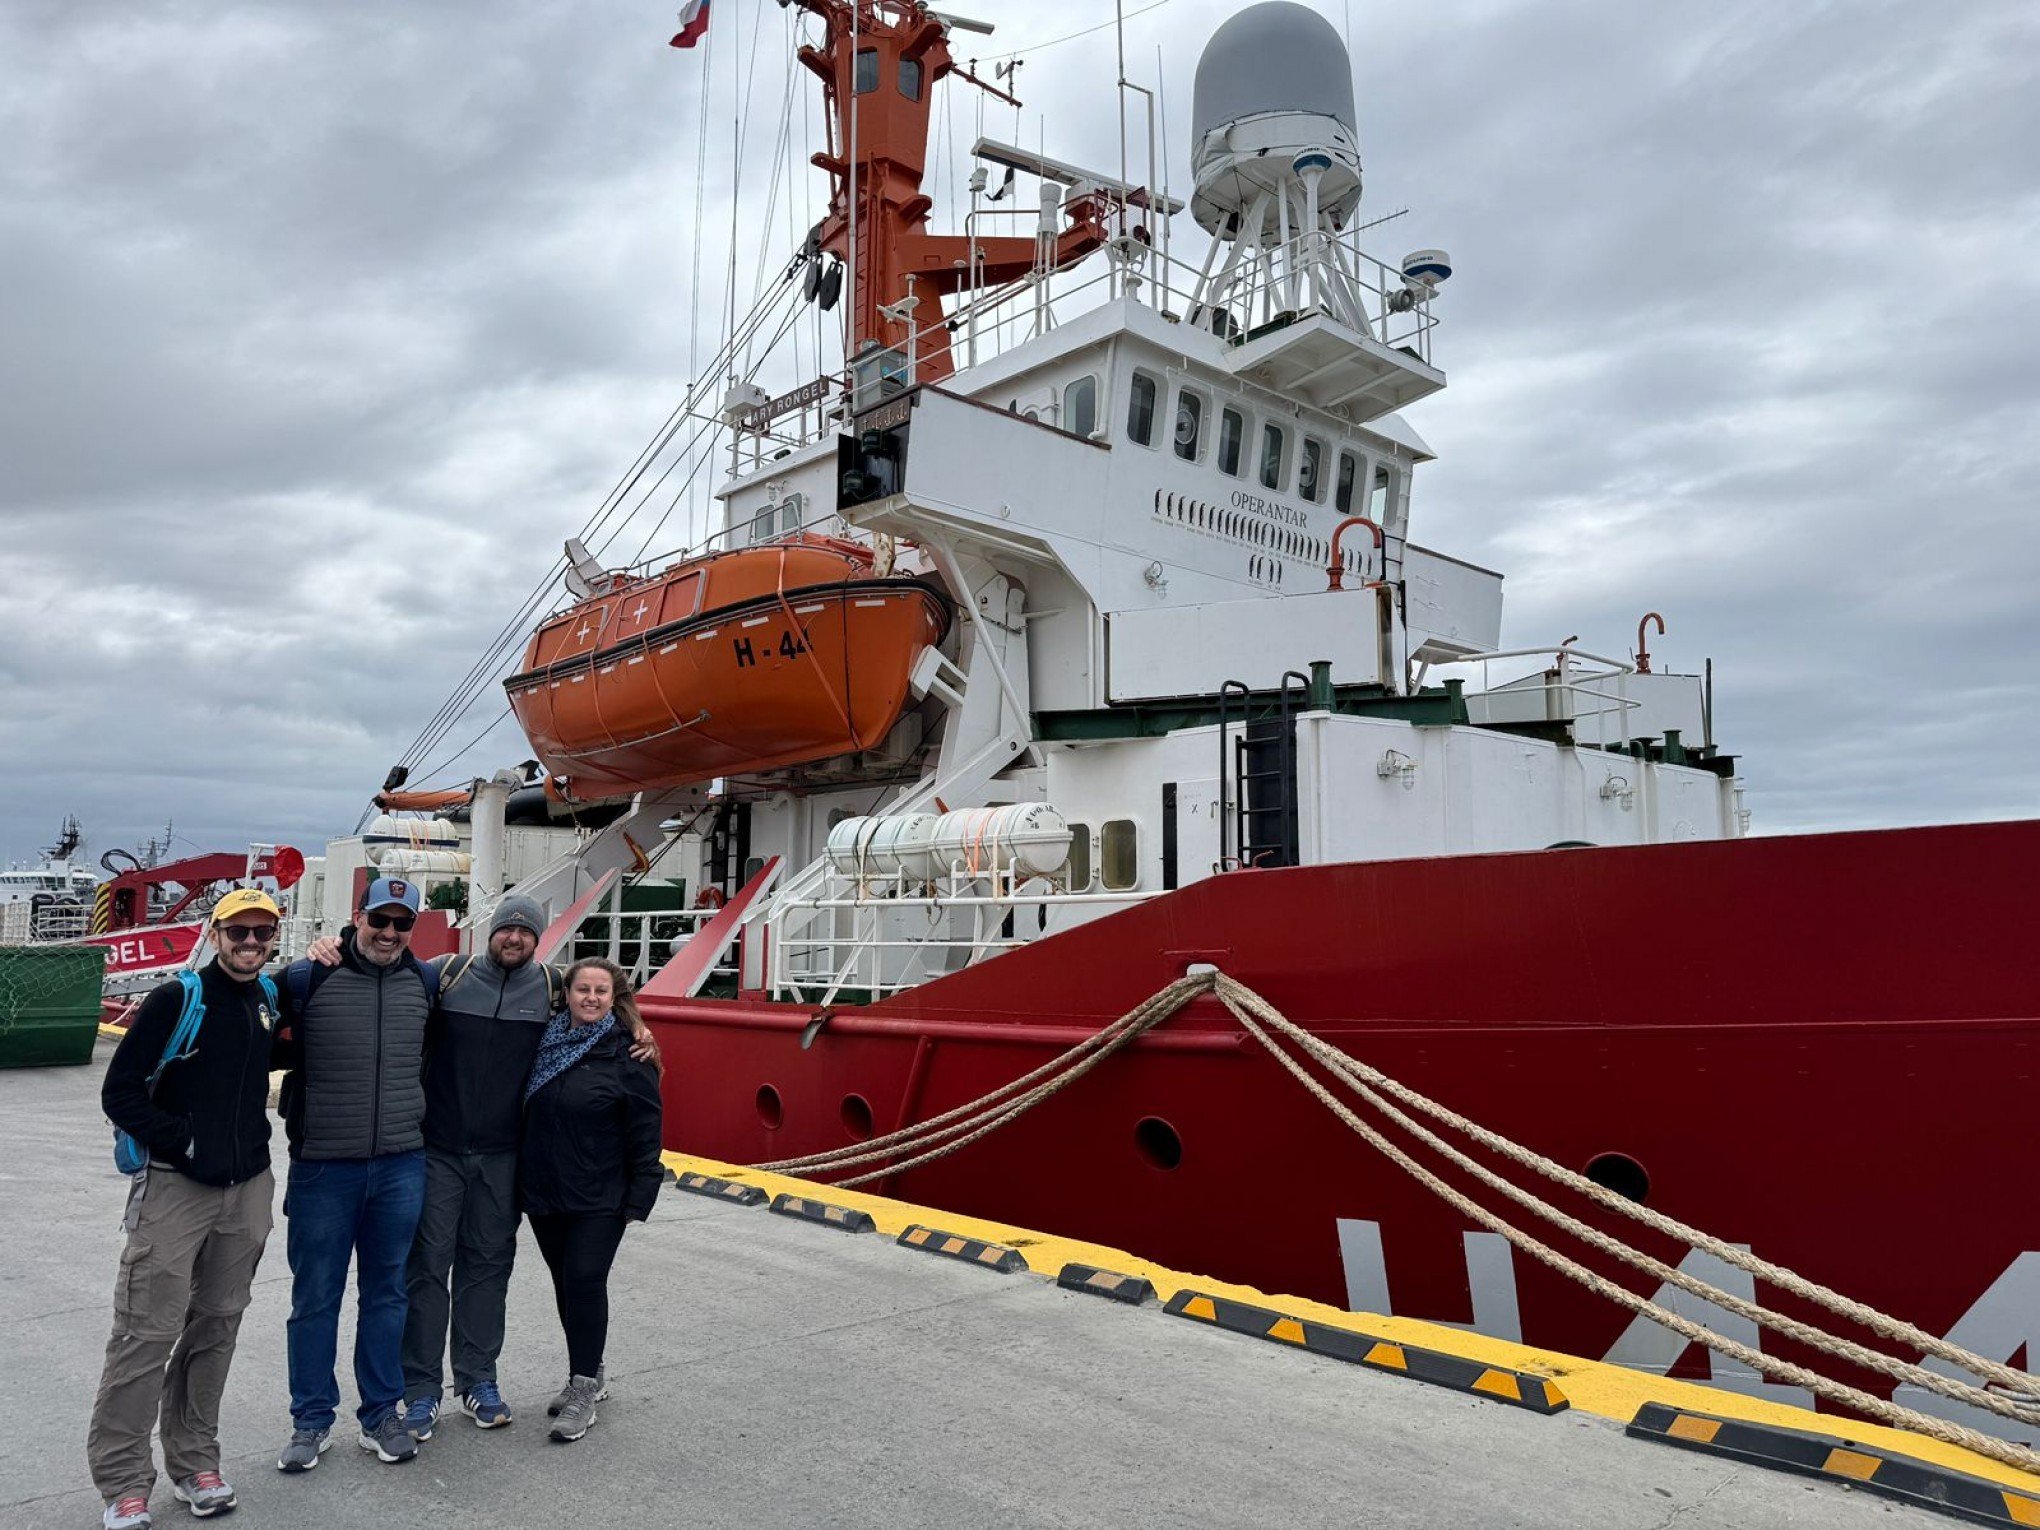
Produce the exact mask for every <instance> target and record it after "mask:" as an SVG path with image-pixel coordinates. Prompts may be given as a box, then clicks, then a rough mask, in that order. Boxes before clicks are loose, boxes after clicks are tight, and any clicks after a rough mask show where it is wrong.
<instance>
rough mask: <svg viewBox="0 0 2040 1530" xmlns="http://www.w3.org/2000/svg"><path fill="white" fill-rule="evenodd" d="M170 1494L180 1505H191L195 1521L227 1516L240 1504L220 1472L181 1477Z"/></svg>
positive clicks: (172, 1487) (171, 1488)
mask: <svg viewBox="0 0 2040 1530" xmlns="http://www.w3.org/2000/svg"><path fill="white" fill-rule="evenodd" d="M170 1492H171V1495H172V1496H173V1497H174V1498H176V1500H177V1501H178V1502H179V1503H188V1504H190V1505H191V1517H192V1518H193V1519H211V1518H212V1517H213V1516H214V1515H215V1514H225V1513H227V1512H228V1511H229V1510H231V1509H232V1508H233V1507H234V1505H235V1504H236V1503H237V1502H239V1500H238V1499H236V1498H235V1497H234V1490H233V1488H232V1486H231V1485H229V1484H228V1482H227V1481H226V1480H225V1479H224V1478H223V1477H221V1476H220V1474H219V1473H218V1472H193V1473H192V1474H191V1475H190V1476H189V1477H180V1478H179V1479H178V1480H177V1481H175V1482H173V1483H171V1484H170Z"/></svg>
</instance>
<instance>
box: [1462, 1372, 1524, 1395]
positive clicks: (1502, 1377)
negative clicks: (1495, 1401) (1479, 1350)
mask: <svg viewBox="0 0 2040 1530" xmlns="http://www.w3.org/2000/svg"><path fill="white" fill-rule="evenodd" d="M1473 1389H1474V1391H1476V1392H1485V1393H1487V1394H1488V1395H1489V1396H1490V1397H1506V1398H1507V1399H1508V1400H1509V1401H1510V1402H1521V1401H1522V1400H1523V1389H1522V1387H1520V1386H1518V1385H1517V1383H1516V1378H1515V1377H1514V1376H1511V1375H1510V1374H1509V1373H1508V1372H1507V1371H1497V1370H1493V1369H1489V1370H1485V1371H1482V1372H1481V1373H1480V1379H1479V1380H1478V1381H1476V1382H1475V1383H1474V1384H1473Z"/></svg>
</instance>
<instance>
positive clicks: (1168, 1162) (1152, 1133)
mask: <svg viewBox="0 0 2040 1530" xmlns="http://www.w3.org/2000/svg"><path fill="white" fill-rule="evenodd" d="M1133 1146H1134V1151H1135V1152H1137V1153H1139V1154H1140V1156H1141V1157H1142V1158H1144V1159H1145V1160H1146V1161H1147V1165H1148V1167H1149V1168H1151V1169H1161V1170H1163V1171H1164V1172H1166V1171H1168V1170H1170V1169H1173V1168H1175V1167H1176V1166H1177V1165H1178V1164H1180V1163H1182V1161H1183V1139H1182V1138H1181V1137H1180V1136H1178V1135H1177V1132H1176V1128H1175V1127H1173V1126H1171V1125H1169V1123H1168V1122H1166V1121H1164V1120H1163V1119H1162V1118H1161V1117H1160V1116H1143V1117H1142V1118H1141V1120H1140V1121H1139V1123H1138V1124H1137V1125H1135V1127H1134V1128H1133Z"/></svg>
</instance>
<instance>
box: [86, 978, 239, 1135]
mask: <svg viewBox="0 0 2040 1530" xmlns="http://www.w3.org/2000/svg"><path fill="white" fill-rule="evenodd" d="M177 981H178V984H179V985H180V986H181V987H182V988H183V989H184V1008H183V1009H182V1010H180V1011H179V1012H178V1015H177V1024H176V1025H175V1026H174V1027H172V1029H171V1031H170V1040H169V1042H168V1043H167V1044H166V1045H165V1046H164V1048H163V1055H162V1057H161V1058H160V1059H159V1060H158V1061H157V1063H156V1069H155V1071H154V1072H153V1073H151V1074H150V1075H149V1080H148V1084H147V1088H148V1091H149V1098H151V1099H154V1098H155V1097H156V1082H157V1080H158V1079H160V1078H162V1076H163V1070H164V1069H165V1068H167V1067H169V1066H170V1064H172V1063H174V1062H183V1061H184V1059H185V1058H187V1057H189V1056H191V1055H192V1054H193V1053H194V1052H196V1051H197V1050H198V1028H199V1026H200V1025H202V1024H204V1023H205V988H204V985H203V984H202V983H201V982H200V981H199V976H198V974H197V973H196V972H193V971H191V970H190V969H189V968H186V969H185V970H184V971H183V972H180V973H178V974H177ZM256 981H257V982H259V983H261V985H262V995H263V997H264V998H266V999H268V1001H269V1012H270V1013H271V1014H274V1013H276V984H275V983H274V982H272V981H271V980H270V977H269V974H268V973H266V972H264V973H262V974H260V975H259V976H258V977H257V978H256ZM113 1166H114V1167H115V1168H116V1169H118V1170H120V1172H121V1173H123V1174H139V1173H141V1172H142V1170H144V1169H146V1168H147V1167H148V1166H149V1150H148V1149H147V1148H146V1147H144V1146H142V1144H141V1143H140V1142H138V1141H136V1140H135V1139H134V1138H133V1137H131V1136H130V1135H128V1133H126V1132H124V1131H122V1130H121V1129H120V1128H119V1127H117V1126H116V1127H115V1128H114V1129H113Z"/></svg>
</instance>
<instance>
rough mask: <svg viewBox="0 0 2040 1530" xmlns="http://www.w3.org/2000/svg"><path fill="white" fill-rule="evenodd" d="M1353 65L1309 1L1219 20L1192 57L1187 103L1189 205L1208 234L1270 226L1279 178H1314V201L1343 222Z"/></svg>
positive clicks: (1356, 162)
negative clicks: (1191, 92) (1252, 223)
mask: <svg viewBox="0 0 2040 1530" xmlns="http://www.w3.org/2000/svg"><path fill="white" fill-rule="evenodd" d="M1353 118H1354V110H1353V65H1352V60H1351V59H1350V58H1348V57H1347V54H1346V45H1345V44H1344V43H1343V42H1341V41H1340V39H1339V32H1338V28H1336V27H1334V26H1333V25H1332V24H1331V23H1330V22H1329V21H1327V20H1326V19H1325V18H1324V17H1322V16H1320V15H1319V14H1318V13H1317V12H1316V11H1314V10H1311V9H1310V8H1309V7H1308V6H1304V5H1296V4H1292V3H1290V0H1269V3H1266V4H1262V5H1254V6H1249V7H1248V8H1247V9H1246V10H1243V11H1241V12H1240V13H1239V14H1238V15H1237V16H1234V17H1233V18H1232V19H1231V20H1229V21H1227V22H1226V23H1225V24H1224V25H1223V26H1221V27H1220V28H1219V29H1218V30H1217V31H1216V32H1214V33H1212V34H1211V40H1210V41H1209V42H1207V43H1206V44H1205V45H1204V54H1203V56H1202V57H1201V58H1199V59H1198V61H1197V85H1196V95H1195V99H1194V100H1193V102H1192V104H1191V109H1190V130H1191V163H1192V168H1193V169H1194V170H1195V172H1196V176H1197V191H1196V194H1195V196H1194V197H1193V199H1192V202H1191V211H1192V213H1193V214H1194V215H1195V217H1196V219H1197V221H1198V223H1199V225H1201V226H1202V227H1203V228H1204V229H1205V230H1206V231H1207V232H1209V233H1212V234H1225V233H1229V232H1231V231H1232V230H1233V229H1234V227H1235V226H1236V225H1242V224H1244V223H1245V222H1246V221H1247V220H1249V219H1252V218H1253V217H1254V214H1255V209H1256V207H1257V206H1258V207H1259V208H1260V209H1261V213H1260V215H1259V218H1258V220H1257V221H1258V224H1259V226H1258V227H1255V228H1244V229H1243V231H1244V232H1245V233H1246V234H1247V236H1248V237H1249V238H1255V237H1260V236H1262V235H1264V234H1267V233H1273V232H1275V230H1276V224H1277V219H1278V217H1279V213H1280V208H1279V204H1277V203H1272V202H1271V198H1277V197H1280V196H1281V195H1282V193H1283V191H1284V189H1285V186H1286V183H1288V182H1290V181H1293V180H1294V179H1295V178H1296V177H1298V176H1299V175H1301V174H1302V173H1304V172H1305V171H1308V172H1309V173H1310V174H1311V175H1312V176H1317V177H1321V181H1320V183H1319V184H1318V186H1317V203H1316V205H1317V207H1318V208H1319V210H1320V211H1321V212H1322V213H1323V214H1324V215H1326V216H1327V217H1328V218H1329V219H1330V220H1331V222H1332V224H1333V226H1334V227H1343V226H1344V224H1345V222H1346V220H1347V219H1348V218H1350V217H1351V215H1352V212H1353V209H1354V208H1355V207H1356V206H1358V205H1359V202H1360V147H1359V143H1358V141H1357V139H1356V138H1355V136H1354V132H1353Z"/></svg>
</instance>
